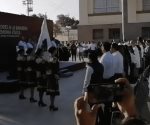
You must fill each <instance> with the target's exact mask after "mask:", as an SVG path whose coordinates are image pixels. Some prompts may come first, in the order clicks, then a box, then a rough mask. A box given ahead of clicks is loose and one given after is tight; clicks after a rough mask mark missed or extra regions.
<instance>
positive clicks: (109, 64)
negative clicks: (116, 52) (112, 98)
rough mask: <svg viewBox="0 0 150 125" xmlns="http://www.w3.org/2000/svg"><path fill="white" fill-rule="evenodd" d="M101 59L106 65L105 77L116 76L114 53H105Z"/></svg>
mask: <svg viewBox="0 0 150 125" xmlns="http://www.w3.org/2000/svg"><path fill="white" fill-rule="evenodd" d="M99 61H100V63H102V64H103V66H104V73H103V78H104V79H109V78H111V77H112V76H114V66H113V55H112V54H111V53H110V51H109V52H106V53H104V54H103V55H102V57H101V58H100V60H99Z"/></svg>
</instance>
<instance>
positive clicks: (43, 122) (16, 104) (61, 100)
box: [0, 70, 85, 125]
mask: <svg viewBox="0 0 150 125" xmlns="http://www.w3.org/2000/svg"><path fill="white" fill-rule="evenodd" d="M84 74H85V70H80V71H77V72H75V73H74V75H73V76H72V77H69V78H63V79H60V92H61V95H60V96H59V97H57V98H56V105H57V106H58V107H59V111H58V112H50V111H49V110H48V106H47V107H44V108H41V107H38V104H37V103H35V104H31V103H30V102H29V99H27V100H23V101H22V100H19V99H18V93H14V94H1V95H0V125H75V118H74V110H73V102H74V100H75V98H76V97H78V96H80V95H81V91H82V84H83V80H84ZM25 95H26V97H28V98H29V90H27V91H26V93H25ZM36 99H38V93H37V92H36ZM44 101H45V103H46V104H48V105H49V96H45V98H44Z"/></svg>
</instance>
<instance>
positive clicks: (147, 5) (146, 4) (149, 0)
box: [143, 0, 150, 10]
mask: <svg viewBox="0 0 150 125" xmlns="http://www.w3.org/2000/svg"><path fill="white" fill-rule="evenodd" d="M143 10H150V0H143Z"/></svg>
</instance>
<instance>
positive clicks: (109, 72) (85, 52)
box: [16, 37, 150, 125]
mask: <svg viewBox="0 0 150 125" xmlns="http://www.w3.org/2000/svg"><path fill="white" fill-rule="evenodd" d="M47 43H48V42H47V40H46V39H45V40H43V42H42V44H41V46H40V47H39V48H37V46H36V44H34V43H32V42H31V41H30V40H25V39H24V38H23V37H22V40H20V41H19V43H18V45H17V47H16V48H17V72H18V79H19V83H20V94H19V99H21V100H22V99H26V97H25V93H24V89H25V88H26V84H28V86H29V87H30V89H31V91H30V93H31V94H30V102H31V103H35V102H37V100H36V99H35V98H34V91H35V87H37V90H38V92H39V100H38V105H39V106H40V107H45V106H46V104H45V103H44V100H43V96H44V93H46V95H49V96H50V106H49V110H50V111H57V110H58V107H56V106H55V97H56V96H58V95H59V94H60V92H59V83H58V81H59V61H69V58H71V59H72V61H76V60H77V57H79V60H80V61H83V62H84V61H85V58H87V57H88V59H89V62H88V63H87V66H86V68H87V69H86V74H85V80H84V83H83V96H82V97H79V98H78V99H77V100H76V101H75V116H76V120H77V124H78V125H95V124H97V125H110V121H111V115H112V112H111V109H110V108H112V102H107V103H104V105H105V106H104V111H102V107H101V106H100V105H92V104H94V103H93V102H94V101H96V100H95V98H94V96H93V90H92V87H91V86H92V85H95V84H101V83H105V84H109V83H116V84H124V85H126V87H127V89H129V91H128V92H125V93H126V94H127V95H126V94H125V96H127V97H124V96H123V97H122V99H121V101H118V102H117V104H116V105H117V106H116V107H118V109H120V111H121V112H122V113H123V114H124V117H125V118H126V119H128V118H129V117H130V116H131V119H130V120H131V122H132V120H133V119H132V118H134V120H135V121H138V119H135V118H137V117H136V116H137V112H136V109H135V105H134V94H133V90H132V89H131V87H130V84H129V82H130V83H135V82H136V81H137V79H138V77H139V75H140V74H141V73H142V72H143V71H144V69H145V68H146V67H147V66H149V65H150V40H142V38H139V39H138V40H136V41H134V40H131V41H127V42H120V43H118V42H115V41H112V42H94V41H92V42H79V41H70V42H60V43H59V44H56V43H53V46H50V47H49V46H48V44H47ZM123 92H124V91H123ZM90 101H91V102H92V103H91V104H90ZM130 102H131V103H130ZM87 105H90V112H89V111H88V112H86V110H87ZM99 109H101V111H99ZM102 113H103V114H104V115H101V114H102ZM98 114H99V117H98ZM101 119H103V120H102V121H101ZM130 120H126V122H127V121H129V123H130ZM98 121H101V122H98ZM139 121H140V120H139ZM126 122H125V123H124V125H134V124H126ZM137 125H138V124H137ZM139 125H144V123H142V124H139Z"/></svg>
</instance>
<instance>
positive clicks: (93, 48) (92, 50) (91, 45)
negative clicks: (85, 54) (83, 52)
mask: <svg viewBox="0 0 150 125" xmlns="http://www.w3.org/2000/svg"><path fill="white" fill-rule="evenodd" d="M96 48H97V47H96V44H95V43H94V41H92V43H91V44H90V48H89V49H90V51H91V52H94V51H95V50H96Z"/></svg>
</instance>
